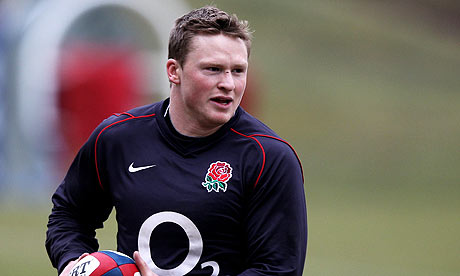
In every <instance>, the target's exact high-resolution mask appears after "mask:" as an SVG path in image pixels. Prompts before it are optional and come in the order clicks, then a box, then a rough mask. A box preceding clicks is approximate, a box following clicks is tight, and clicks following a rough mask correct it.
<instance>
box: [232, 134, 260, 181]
mask: <svg viewBox="0 0 460 276" xmlns="http://www.w3.org/2000/svg"><path fill="white" fill-rule="evenodd" d="M231 130H232V131H233V132H235V133H236V134H238V135H241V136H243V137H246V138H250V139H253V140H254V141H256V142H257V144H259V147H260V148H261V150H262V156H263V157H262V168H260V172H259V175H258V176H257V180H256V182H255V183H254V187H253V188H255V187H256V186H257V183H259V180H260V177H261V176H262V172H263V171H264V168H265V150H264V147H263V146H262V144H261V143H260V142H259V140H257V138H255V137H252V136H248V135H244V134H243V133H240V132H238V131H236V130H234V129H233V128H231Z"/></svg>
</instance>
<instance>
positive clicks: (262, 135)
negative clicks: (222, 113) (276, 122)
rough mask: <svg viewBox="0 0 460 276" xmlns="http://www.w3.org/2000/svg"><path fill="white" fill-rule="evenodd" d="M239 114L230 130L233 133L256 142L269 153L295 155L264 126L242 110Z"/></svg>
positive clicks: (287, 145)
mask: <svg viewBox="0 0 460 276" xmlns="http://www.w3.org/2000/svg"><path fill="white" fill-rule="evenodd" d="M240 112H241V114H240V117H239V120H238V122H237V123H236V124H235V125H234V126H233V127H232V128H231V130H232V131H233V132H234V133H236V134H237V135H240V136H242V137H245V138H247V139H252V140H254V141H257V142H258V143H260V145H261V147H263V148H264V150H266V151H269V152H273V153H280V152H283V151H288V152H293V153H295V151H294V148H293V147H292V146H291V145H290V144H289V143H288V142H287V141H286V140H284V139H283V138H281V137H280V136H279V135H278V134H277V133H276V132H275V131H273V130H272V129H271V128H270V127H268V126H267V125H266V124H264V123H263V122H261V121H260V120H258V119H257V118H255V117H253V116H252V115H250V114H249V113H247V112H246V111H244V110H243V109H241V110H240Z"/></svg>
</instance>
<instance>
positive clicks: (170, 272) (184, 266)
mask: <svg viewBox="0 0 460 276" xmlns="http://www.w3.org/2000/svg"><path fill="white" fill-rule="evenodd" d="M165 222H172V223H175V224H177V225H179V226H180V227H181V228H182V229H183V230H184V231H185V234H187V237H188V240H189V252H188V254H187V256H186V257H185V259H184V261H183V262H182V263H181V264H180V265H178V266H177V267H175V268H172V269H161V268H159V267H158V266H157V265H156V264H155V262H154V261H153V260H152V256H151V254H150V235H151V234H152V232H153V230H154V229H155V228H156V227H157V226H158V225H160V224H162V223H165ZM138 246H139V254H140V255H141V257H142V259H144V260H145V262H147V264H148V265H149V267H150V268H151V269H152V270H153V272H155V273H156V274H158V275H165V276H176V275H185V274H187V273H189V272H190V271H192V269H193V268H194V267H195V266H196V265H197V264H198V262H199V260H200V258H201V253H202V252H203V240H202V238H201V234H200V231H199V230H198V228H197V227H196V226H195V224H194V223H193V222H192V221H191V220H190V219H189V218H187V217H186V216H184V215H182V214H179V213H176V212H160V213H157V214H154V215H152V216H151V217H149V218H148V219H147V220H146V221H145V222H144V223H143V224H142V226H141V229H140V231H139V240H138Z"/></svg>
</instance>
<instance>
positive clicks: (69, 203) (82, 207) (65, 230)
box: [46, 131, 112, 272]
mask: <svg viewBox="0 0 460 276" xmlns="http://www.w3.org/2000/svg"><path fill="white" fill-rule="evenodd" d="M97 133H98V131H95V133H93V135H92V136H91V137H90V139H89V140H88V142H87V143H86V144H85V145H84V146H83V147H82V148H81V149H80V151H79V153H78V154H77V156H76V158H75V160H74V161H73V163H72V165H71V167H70V169H69V171H68V172H67V175H66V176H65V178H64V181H63V182H62V183H61V185H60V186H59V187H58V188H57V190H56V192H55V193H54V195H53V196H52V202H53V209H52V212H51V215H50V216H49V221H48V231H47V236H46V249H47V252H48V255H49V257H50V260H51V262H52V264H53V266H54V267H56V268H57V269H58V271H59V272H61V271H62V270H63V269H64V268H65V267H66V264H67V263H68V262H69V261H71V260H75V259H77V258H78V257H79V256H80V255H82V254H83V253H85V252H94V251H97V250H98V247H99V245H98V242H97V240H96V238H95V236H96V231H95V230H96V229H98V228H102V226H103V221H105V220H106V219H107V217H108V216H109V214H110V212H111V210H112V203H111V201H110V198H109V197H108V195H107V193H106V192H105V191H104V190H103V189H102V188H101V186H100V185H99V182H98V177H97V173H96V166H95V159H94V143H95V140H96V139H95V138H96V134H97Z"/></svg>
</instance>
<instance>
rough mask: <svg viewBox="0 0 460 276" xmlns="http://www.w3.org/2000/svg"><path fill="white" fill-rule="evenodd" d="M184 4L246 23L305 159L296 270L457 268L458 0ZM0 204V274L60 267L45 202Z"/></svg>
mask: <svg viewBox="0 0 460 276" xmlns="http://www.w3.org/2000/svg"><path fill="white" fill-rule="evenodd" d="M189 3H190V5H191V6H192V7H199V6H202V5H205V4H209V3H214V4H216V5H217V6H218V7H219V8H222V9H224V10H226V11H228V12H231V13H236V14H237V15H238V16H239V17H240V18H242V19H247V20H248V21H249V22H250V25H251V26H252V28H253V30H255V33H254V37H255V38H254V42H253V50H252V54H251V55H252V56H251V60H252V66H253V68H254V69H255V71H256V74H257V76H256V77H257V79H258V82H259V83H260V85H261V87H259V88H260V90H261V94H260V95H259V96H258V97H259V99H260V101H261V102H260V104H259V106H260V107H259V108H258V111H257V113H258V114H257V115H258V117H260V118H261V119H262V120H263V121H264V122H265V123H267V124H268V125H269V126H270V127H272V128H273V129H274V130H275V131H277V132H278V133H279V134H280V135H281V136H282V137H283V138H285V139H287V140H288V141H290V142H291V144H292V145H293V146H294V147H295V148H296V150H297V152H298V154H299V156H300V158H301V160H302V163H303V167H304V173H305V179H306V184H305V188H306V195H307V206H308V222H309V243H308V256H307V261H306V267H305V271H304V275H315V276H317V275H337V276H338V275H363V276H364V275H427V276H428V275H446V276H448V275H460V257H459V256H460V216H459V215H460V91H459V88H460V3H459V2H458V1H454V0H452V1H448V0H444V1H435V0H420V1H415V0H413V1H358V0H344V1H321V0H310V1H302V0H289V1H276V0H251V1H242V0H234V1H223V0H222V1H212V2H211V1H199V0H194V1H189ZM0 210H1V212H0V222H1V224H0V238H1V243H0V267H1V269H2V271H1V273H0V274H1V275H8V276H9V275H55V274H56V273H55V271H54V269H53V268H52V267H51V265H50V263H49V261H48V258H47V256H46V252H45V249H44V238H45V231H46V222H47V215H48V213H49V210H50V205H45V206H41V207H33V208H28V207H23V204H14V203H11V202H10V203H2V205H1V209H0ZM115 228H116V227H115V224H114V221H113V218H111V220H110V221H109V222H108V223H107V225H106V227H105V229H103V230H101V231H99V232H98V235H99V236H100V239H101V248H104V249H110V248H112V249H114V248H115V241H114V235H115V233H116V229H115Z"/></svg>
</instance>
